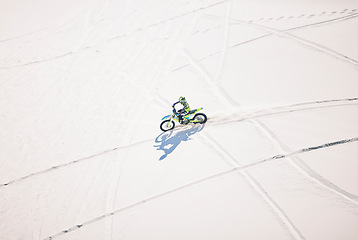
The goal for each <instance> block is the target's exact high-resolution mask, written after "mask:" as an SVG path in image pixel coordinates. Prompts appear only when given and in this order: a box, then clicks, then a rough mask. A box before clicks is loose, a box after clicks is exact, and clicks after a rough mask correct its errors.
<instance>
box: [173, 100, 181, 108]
mask: <svg viewBox="0 0 358 240" xmlns="http://www.w3.org/2000/svg"><path fill="white" fill-rule="evenodd" d="M178 103H180V101H178V102H176V103H173V105H172V107H173V108H174V107H175V105H177V104H178Z"/></svg>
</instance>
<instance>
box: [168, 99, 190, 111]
mask: <svg viewBox="0 0 358 240" xmlns="http://www.w3.org/2000/svg"><path fill="white" fill-rule="evenodd" d="M178 103H181V104H182V105H183V108H182V109H181V110H185V112H190V107H189V104H188V102H187V101H184V102H180V101H178V102H176V103H173V105H172V107H173V108H174V106H175V105H176V104H178ZM179 111H180V110H179Z"/></svg>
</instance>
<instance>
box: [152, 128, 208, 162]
mask: <svg viewBox="0 0 358 240" xmlns="http://www.w3.org/2000/svg"><path fill="white" fill-rule="evenodd" d="M204 126H205V124H201V125H194V126H193V127H192V128H189V129H186V130H182V131H179V132H176V133H175V134H174V135H173V131H169V132H163V133H161V134H160V135H159V136H158V137H157V138H156V139H155V142H156V143H159V144H158V145H154V147H157V150H162V151H164V154H163V155H162V156H161V157H160V158H159V161H160V160H163V159H165V158H166V157H167V156H168V155H169V154H171V153H172V152H173V151H174V150H175V149H176V148H177V147H178V145H179V144H180V143H181V142H183V141H188V140H191V138H190V136H191V135H194V134H195V133H197V132H200V131H201V130H202V129H203V128H204Z"/></svg>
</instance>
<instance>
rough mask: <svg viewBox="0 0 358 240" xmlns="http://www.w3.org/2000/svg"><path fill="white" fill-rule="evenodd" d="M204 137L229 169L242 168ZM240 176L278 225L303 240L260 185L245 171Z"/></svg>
mask: <svg viewBox="0 0 358 240" xmlns="http://www.w3.org/2000/svg"><path fill="white" fill-rule="evenodd" d="M203 134H204V136H205V138H204V139H205V140H206V139H208V140H210V141H207V142H208V144H209V145H211V148H212V149H213V150H214V151H216V152H217V153H218V154H219V155H221V156H223V159H224V160H225V161H226V162H228V161H229V162H230V164H229V165H230V166H231V167H235V166H239V167H242V164H241V163H239V161H238V160H236V159H235V158H234V157H233V156H232V155H231V154H230V153H229V151H227V150H226V149H225V147H223V146H222V145H221V144H220V143H218V142H217V141H216V140H215V139H214V138H212V137H211V136H210V135H209V134H208V133H203ZM216 149H218V150H216ZM238 174H240V175H241V176H242V177H243V178H244V179H245V181H246V182H248V184H249V185H250V186H251V187H252V189H253V190H254V191H255V192H256V194H258V196H260V198H261V199H262V200H263V201H264V202H265V203H266V204H267V205H268V206H269V208H270V210H271V212H272V213H273V215H274V216H275V217H276V218H277V221H278V222H279V223H280V225H281V226H282V227H283V228H284V229H286V230H287V231H288V234H289V235H291V236H292V237H293V238H294V239H297V240H304V239H305V238H304V237H303V235H302V233H301V232H300V231H299V230H298V228H297V227H296V226H295V225H294V224H293V222H292V221H291V220H290V218H289V217H288V215H287V214H286V213H285V212H284V211H283V209H281V208H280V207H279V205H278V204H277V203H276V202H275V201H274V199H273V198H272V197H271V196H270V195H269V194H268V193H267V192H266V191H265V190H264V188H263V187H262V186H261V184H260V183H259V182H258V181H257V180H256V179H255V178H254V177H253V176H252V175H251V174H249V173H248V172H247V171H246V170H243V171H240V172H239V173H238Z"/></svg>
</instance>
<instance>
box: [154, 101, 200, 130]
mask: <svg viewBox="0 0 358 240" xmlns="http://www.w3.org/2000/svg"><path fill="white" fill-rule="evenodd" d="M202 109H203V108H197V109H194V110H191V111H189V112H188V113H185V114H184V115H181V114H182V113H178V112H177V111H176V110H175V108H174V107H173V113H172V114H171V115H167V116H165V117H163V118H162V121H163V122H162V123H161V124H160V129H161V130H162V131H164V132H166V131H169V130H172V129H174V127H175V122H178V123H180V124H184V125H185V124H188V123H194V124H197V123H199V124H203V123H205V122H206V120H207V117H206V115H205V114H204V113H198V112H199V111H201V110H202ZM179 115H180V116H181V118H182V119H181V120H180V118H179Z"/></svg>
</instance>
